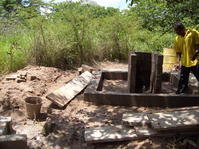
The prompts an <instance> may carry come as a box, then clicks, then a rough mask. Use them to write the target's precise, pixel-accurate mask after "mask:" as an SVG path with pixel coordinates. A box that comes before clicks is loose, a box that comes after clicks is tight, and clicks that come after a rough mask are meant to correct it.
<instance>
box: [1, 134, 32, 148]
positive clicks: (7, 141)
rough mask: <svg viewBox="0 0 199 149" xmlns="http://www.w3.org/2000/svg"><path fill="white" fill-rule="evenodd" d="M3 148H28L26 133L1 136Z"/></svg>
mask: <svg viewBox="0 0 199 149" xmlns="http://www.w3.org/2000/svg"><path fill="white" fill-rule="evenodd" d="M0 148H1V149H27V148H28V147H27V136H26V135H19V134H15V135H4V136H0Z"/></svg>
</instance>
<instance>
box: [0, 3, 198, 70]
mask: <svg viewBox="0 0 199 149" xmlns="http://www.w3.org/2000/svg"><path fill="white" fill-rule="evenodd" d="M124 1H125V0H124ZM126 1H127V2H128V1H130V2H131V5H129V9H127V10H123V11H120V10H119V9H115V8H104V7H101V6H98V5H90V4H85V3H84V2H76V3H72V2H63V3H50V4H49V3H48V4H47V3H44V2H43V1H41V0H31V1H30V4H29V3H27V4H28V5H26V6H23V5H22V4H21V0H1V1H0V28H1V30H0V73H8V72H12V71H16V70H18V69H20V68H23V67H24V66H26V65H28V64H33V65H43V66H53V67H58V68H61V69H70V68H73V67H78V66H80V65H81V64H82V63H86V64H90V65H91V64H93V63H94V62H95V61H103V60H111V61H126V60H127V55H128V51H147V52H151V51H153V52H159V53H162V50H163V47H172V45H173V40H174V38H175V34H174V32H173V30H172V26H173V24H174V23H175V22H178V21H181V22H183V23H184V24H185V25H186V26H187V27H188V28H195V29H197V30H198V29H199V3H198V0H126ZM41 8H43V10H47V9H48V10H49V11H51V13H45V11H41Z"/></svg>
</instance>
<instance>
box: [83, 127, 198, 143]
mask: <svg viewBox="0 0 199 149" xmlns="http://www.w3.org/2000/svg"><path fill="white" fill-rule="evenodd" d="M195 134H199V132H198V129H197V131H196V130H191V131H185V132H184V131H178V132H176V131H169V132H159V131H157V130H155V129H151V128H149V127H127V126H123V125H116V126H103V127H93V128H85V132H84V138H85V141H86V142H87V143H105V142H117V141H128V140H138V139H145V138H151V137H171V136H174V135H178V136H179V135H195Z"/></svg>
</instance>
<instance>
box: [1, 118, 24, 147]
mask: <svg viewBox="0 0 199 149" xmlns="http://www.w3.org/2000/svg"><path fill="white" fill-rule="evenodd" d="M0 148H1V149H13V148H16V149H18V148H19V149H27V136H26V135H23V134H15V131H14V130H13V129H12V119H11V117H3V116H0Z"/></svg>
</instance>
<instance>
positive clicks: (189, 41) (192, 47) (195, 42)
mask: <svg viewBox="0 0 199 149" xmlns="http://www.w3.org/2000/svg"><path fill="white" fill-rule="evenodd" d="M174 30H175V32H176V34H177V37H176V39H175V44H174V49H175V51H176V55H177V57H178V59H179V66H181V72H180V80H179V83H178V90H177V92H176V94H183V93H184V92H185V91H186V90H187V89H188V82H189V73H190V72H192V73H193V74H194V76H195V77H196V78H197V80H198V81H199V60H198V59H197V56H198V55H199V32H198V31H196V30H190V29H186V28H185V27H184V25H183V24H182V23H176V24H175V26H174Z"/></svg>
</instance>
